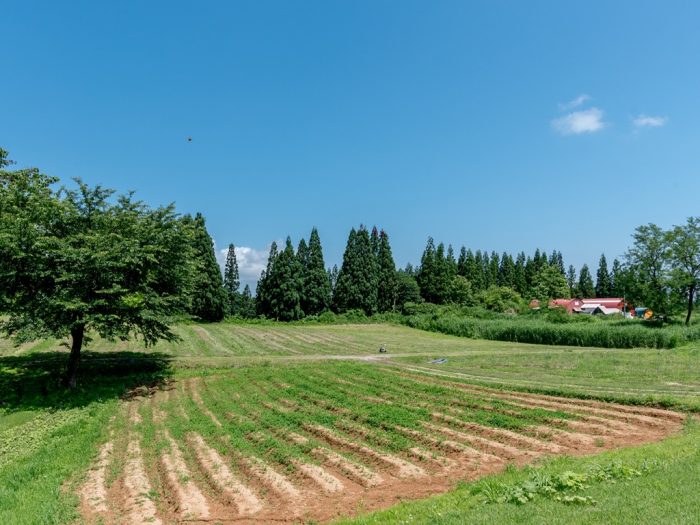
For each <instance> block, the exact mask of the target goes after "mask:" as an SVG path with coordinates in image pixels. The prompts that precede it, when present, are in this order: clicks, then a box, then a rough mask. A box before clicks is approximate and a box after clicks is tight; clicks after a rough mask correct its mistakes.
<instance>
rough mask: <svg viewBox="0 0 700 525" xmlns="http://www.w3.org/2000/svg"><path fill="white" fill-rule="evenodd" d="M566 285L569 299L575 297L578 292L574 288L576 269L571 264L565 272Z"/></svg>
mask: <svg viewBox="0 0 700 525" xmlns="http://www.w3.org/2000/svg"><path fill="white" fill-rule="evenodd" d="M615 260H617V259H615ZM566 284H567V286H568V287H569V294H570V295H571V297H576V296H577V295H578V290H577V288H576V268H574V265H573V264H570V265H569V270H568V271H567V272H566Z"/></svg>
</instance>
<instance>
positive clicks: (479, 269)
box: [466, 250, 488, 290]
mask: <svg viewBox="0 0 700 525" xmlns="http://www.w3.org/2000/svg"><path fill="white" fill-rule="evenodd" d="M485 267H486V264H485V263H484V255H483V254H482V253H481V250H477V251H476V253H475V254H474V268H473V271H472V272H471V278H470V276H469V275H467V276H466V277H467V279H469V282H470V283H472V286H473V287H474V289H475V290H485V289H486V288H488V277H487V275H488V274H487V273H486V271H485Z"/></svg>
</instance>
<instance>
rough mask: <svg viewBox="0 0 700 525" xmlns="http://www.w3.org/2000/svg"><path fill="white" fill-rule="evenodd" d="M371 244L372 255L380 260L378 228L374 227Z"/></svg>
mask: <svg viewBox="0 0 700 525" xmlns="http://www.w3.org/2000/svg"><path fill="white" fill-rule="evenodd" d="M369 240H370V244H371V246H372V253H373V254H374V256H375V257H376V258H377V260H379V230H377V227H376V226H372V234H371V235H370V238H369Z"/></svg>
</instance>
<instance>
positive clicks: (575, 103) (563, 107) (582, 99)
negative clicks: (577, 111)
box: [559, 93, 591, 111]
mask: <svg viewBox="0 0 700 525" xmlns="http://www.w3.org/2000/svg"><path fill="white" fill-rule="evenodd" d="M589 100H591V97H590V95H586V94H585V93H583V94H581V95H579V96H578V97H576V98H575V99H573V100H570V101H569V102H567V103H565V104H559V110H560V111H569V110H570V109H574V108H577V107H579V106H580V105H581V104H585V103H586V102H588V101H589Z"/></svg>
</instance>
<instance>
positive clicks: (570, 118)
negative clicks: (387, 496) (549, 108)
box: [552, 108, 606, 135]
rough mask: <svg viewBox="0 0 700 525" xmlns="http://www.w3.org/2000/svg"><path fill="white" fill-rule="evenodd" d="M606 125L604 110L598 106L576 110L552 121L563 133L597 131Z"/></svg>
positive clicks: (575, 133) (554, 126)
mask: <svg viewBox="0 0 700 525" xmlns="http://www.w3.org/2000/svg"><path fill="white" fill-rule="evenodd" d="M605 126H606V123H605V122H603V110H601V109H598V108H591V109H583V110H581V111H574V112H572V113H569V114H568V115H564V116H563V117H560V118H558V119H554V120H553V121H552V127H553V128H554V129H555V130H556V131H558V132H559V133H561V134H562V135H580V134H582V133H595V132H596V131H600V130H601V129H603V128H604V127H605Z"/></svg>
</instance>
